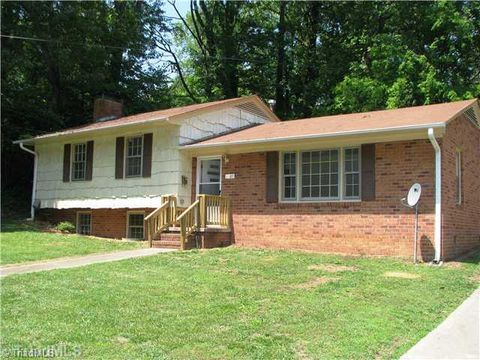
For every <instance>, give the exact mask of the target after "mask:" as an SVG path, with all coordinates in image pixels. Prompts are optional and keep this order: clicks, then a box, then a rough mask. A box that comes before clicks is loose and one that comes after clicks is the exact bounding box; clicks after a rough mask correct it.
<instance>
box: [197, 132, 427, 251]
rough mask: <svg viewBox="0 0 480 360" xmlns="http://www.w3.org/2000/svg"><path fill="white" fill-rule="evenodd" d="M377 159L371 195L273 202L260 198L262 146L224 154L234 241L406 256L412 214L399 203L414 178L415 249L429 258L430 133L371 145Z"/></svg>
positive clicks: (224, 186) (262, 194) (224, 191)
mask: <svg viewBox="0 0 480 360" xmlns="http://www.w3.org/2000/svg"><path fill="white" fill-rule="evenodd" d="M414 159H415V160H416V162H415V165H414V164H413V160H414ZM375 165H376V182H375V186H376V199H375V200H374V201H359V202H315V203H294V204H292V203H273V204H272V203H267V202H266V199H265V196H266V153H264V152H262V153H249V154H241V155H229V162H228V163H225V162H224V163H223V173H224V174H226V173H235V179H232V180H226V179H223V180H222V181H223V184H222V194H223V195H228V196H230V197H231V198H232V208H233V223H234V241H235V243H236V244H238V245H242V246H248V247H276V248H290V249H292V248H293V249H306V250H315V251H322V252H338V253H349V254H370V255H393V256H411V255H412V252H413V235H414V232H413V229H414V215H413V211H412V210H411V209H406V208H405V207H403V206H402V205H401V204H400V199H401V198H402V197H404V196H405V195H406V192H407V191H408V189H409V187H410V185H411V184H412V183H413V182H415V181H419V182H421V183H422V185H423V194H422V203H421V207H420V217H419V233H420V236H419V238H420V239H421V241H420V244H419V246H418V248H419V254H420V256H423V257H424V258H425V259H429V258H431V257H432V255H433V231H434V230H433V229H434V172H435V168H434V151H433V148H432V145H431V144H430V143H429V141H428V140H420V141H407V142H396V143H380V144H376V164H375ZM194 169H195V167H194ZM193 178H195V176H194V177H193Z"/></svg>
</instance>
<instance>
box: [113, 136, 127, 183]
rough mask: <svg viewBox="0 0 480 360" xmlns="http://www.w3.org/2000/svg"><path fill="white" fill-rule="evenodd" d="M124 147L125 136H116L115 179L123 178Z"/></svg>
mask: <svg viewBox="0 0 480 360" xmlns="http://www.w3.org/2000/svg"><path fill="white" fill-rule="evenodd" d="M124 148H125V138H124V137H117V143H116V149H115V179H123V151H124Z"/></svg>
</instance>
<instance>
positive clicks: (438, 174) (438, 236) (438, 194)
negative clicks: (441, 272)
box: [428, 128, 442, 264]
mask: <svg viewBox="0 0 480 360" xmlns="http://www.w3.org/2000/svg"><path fill="white" fill-rule="evenodd" d="M428 138H429V139H430V142H431V143H432V146H433V148H434V150H435V232H434V237H435V257H434V259H433V262H434V263H436V264H438V263H440V257H441V250H442V153H441V150H440V145H439V144H438V142H437V139H436V138H435V133H434V132H433V128H429V129H428Z"/></svg>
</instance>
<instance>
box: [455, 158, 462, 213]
mask: <svg viewBox="0 0 480 360" xmlns="http://www.w3.org/2000/svg"><path fill="white" fill-rule="evenodd" d="M462 160H463V159H462V150H460V149H457V150H455V203H456V204H457V205H461V204H462V202H463V193H462V185H463V170H462Z"/></svg>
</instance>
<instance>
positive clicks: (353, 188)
mask: <svg viewBox="0 0 480 360" xmlns="http://www.w3.org/2000/svg"><path fill="white" fill-rule="evenodd" d="M343 156H344V161H343V163H344V177H343V178H344V180H343V181H344V184H345V192H344V198H346V199H352V198H358V197H359V196H360V150H359V149H358V148H351V149H344V151H343Z"/></svg>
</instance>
